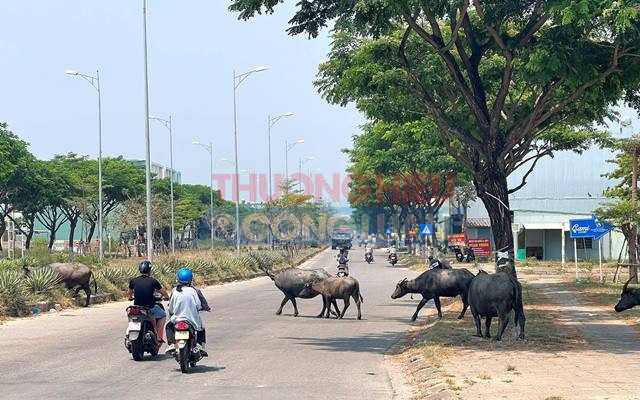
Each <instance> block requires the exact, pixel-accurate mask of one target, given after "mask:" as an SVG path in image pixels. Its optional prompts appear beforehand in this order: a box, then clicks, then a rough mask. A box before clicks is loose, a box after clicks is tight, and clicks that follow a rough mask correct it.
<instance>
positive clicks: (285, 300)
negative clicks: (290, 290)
mask: <svg viewBox="0 0 640 400" xmlns="http://www.w3.org/2000/svg"><path fill="white" fill-rule="evenodd" d="M287 301H289V296H284V299H282V303H280V308H278V311H276V315H280V314H282V308H283V307H284V305H285V304H287Z"/></svg>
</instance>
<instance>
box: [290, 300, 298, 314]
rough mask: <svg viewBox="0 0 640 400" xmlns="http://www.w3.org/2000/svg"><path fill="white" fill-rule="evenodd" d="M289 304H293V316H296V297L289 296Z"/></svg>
mask: <svg viewBox="0 0 640 400" xmlns="http://www.w3.org/2000/svg"><path fill="white" fill-rule="evenodd" d="M291 304H293V316H294V317H297V316H298V305H297V304H296V298H295V297H292V298H291Z"/></svg>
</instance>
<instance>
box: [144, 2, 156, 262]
mask: <svg viewBox="0 0 640 400" xmlns="http://www.w3.org/2000/svg"><path fill="white" fill-rule="evenodd" d="M142 26H143V29H144V35H143V36H144V144H145V166H146V168H145V169H146V171H145V172H146V180H145V185H146V192H147V259H148V260H149V261H153V220H152V218H151V142H150V140H149V71H148V62H147V0H142Z"/></svg>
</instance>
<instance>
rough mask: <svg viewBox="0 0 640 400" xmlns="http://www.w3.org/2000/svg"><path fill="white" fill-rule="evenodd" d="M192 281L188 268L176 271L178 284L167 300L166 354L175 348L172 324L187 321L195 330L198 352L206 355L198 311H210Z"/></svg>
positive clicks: (203, 331)
mask: <svg viewBox="0 0 640 400" xmlns="http://www.w3.org/2000/svg"><path fill="white" fill-rule="evenodd" d="M192 282H193V273H192V272H191V270H190V269H188V268H181V269H180V271H178V285H177V286H176V287H175V288H174V289H173V290H172V291H171V301H170V302H169V323H167V342H168V344H169V348H168V349H167V351H166V353H167V354H172V353H174V352H175V351H176V348H175V327H174V324H175V323H176V322H178V321H187V322H189V323H190V324H191V325H192V326H193V327H194V328H195V330H196V341H197V342H198V347H199V349H200V354H201V355H202V356H203V357H206V356H207V352H206V351H205V350H204V345H205V342H206V334H205V330H204V323H203V321H202V318H200V314H199V313H198V311H202V310H205V311H210V308H209V305H208V304H207V303H206V300H205V301H204V304H203V302H202V300H201V298H202V299H204V296H202V293H199V292H200V291H199V290H198V289H196V288H194V287H192V286H191V283H192Z"/></svg>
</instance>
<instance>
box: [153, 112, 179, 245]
mask: <svg viewBox="0 0 640 400" xmlns="http://www.w3.org/2000/svg"><path fill="white" fill-rule="evenodd" d="M149 119H153V120H156V121H158V122H160V123H161V124H162V125H164V127H165V128H167V129H168V130H169V168H170V169H171V178H169V179H170V182H171V183H170V187H171V254H173V255H174V256H175V255H176V241H175V223H174V215H173V213H174V211H173V210H174V208H175V207H174V203H173V202H174V200H173V172H174V171H173V132H172V131H173V120H172V119H171V115H169V119H162V118H158V117H155V116H153V115H149Z"/></svg>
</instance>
